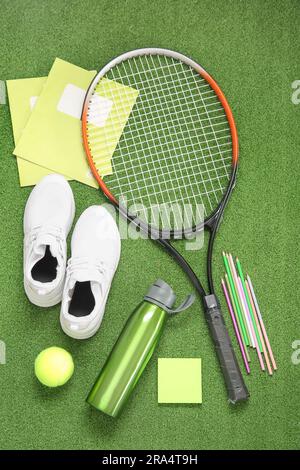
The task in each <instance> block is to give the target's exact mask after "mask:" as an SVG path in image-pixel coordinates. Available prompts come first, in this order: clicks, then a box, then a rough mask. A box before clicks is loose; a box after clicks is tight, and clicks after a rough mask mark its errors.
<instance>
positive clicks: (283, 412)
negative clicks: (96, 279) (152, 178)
mask: <svg viewBox="0 0 300 470" xmlns="http://www.w3.org/2000/svg"><path fill="white" fill-rule="evenodd" d="M0 9H1V15H0V34H1V47H0V79H1V80H6V79H13V78H25V77H35V76H44V75H47V73H48V72H49V69H50V67H51V65H52V63H53V61H54V59H55V57H60V58H62V59H65V60H68V61H70V62H72V63H74V64H77V65H80V66H82V67H84V68H86V69H94V68H95V69H99V68H101V67H102V66H103V65H104V64H105V63H106V62H107V61H108V60H109V59H111V58H112V57H114V56H116V55H119V54H120V53H122V52H124V51H126V50H130V49H135V48H138V47H146V46H158V47H167V48H170V49H175V50H178V51H180V52H183V53H185V54H187V55H189V56H191V57H192V58H193V59H195V60H196V61H199V62H200V63H201V64H202V65H203V66H204V67H205V68H207V70H208V71H209V72H210V73H211V74H212V75H213V76H214V77H215V78H216V79H217V81H218V82H219V84H220V85H221V87H222V89H223V90H224V92H225V94H226V96H227V98H228V100H229V103H230V104H231V106H232V109H233V113H234V116H235V119H236V123H237V127H238V132H239V138H240V169H239V174H238V182H237V187H236V189H235V191H234V193H233V196H232V199H231V201H230V204H229V206H228V209H227V211H226V215H225V218H224V221H223V224H222V226H221V228H220V232H219V236H218V239H217V243H216V247H215V248H216V249H215V269H214V277H215V282H216V284H217V285H218V292H219V294H221V292H220V288H219V280H220V277H221V275H222V274H223V266H222V260H221V251H222V250H223V249H225V250H230V251H232V252H233V253H234V254H237V255H238V256H239V257H240V259H241V261H242V263H243V266H244V269H245V270H248V271H249V273H250V275H252V279H253V282H254V285H255V287H256V290H257V295H258V298H259V302H260V304H261V309H262V311H263V314H264V318H265V323H266V325H267V329H268V333H269V336H270V339H271V342H272V345H273V348H274V352H275V355H276V359H277V362H278V371H277V372H276V373H275V375H274V377H268V376H267V375H266V374H263V373H261V372H260V371H259V364H258V362H257V360H256V358H255V355H254V354H252V361H253V365H252V370H253V371H252V372H251V375H250V376H249V377H247V378H246V383H247V385H248V387H249V390H250V393H251V398H250V400H249V402H248V403H245V404H241V405H239V406H236V407H231V406H229V405H228V404H227V401H226V392H225V388H224V385H223V380H222V376H221V373H220V370H219V366H218V363H217V360H216V357H215V354H214V351H213V347H212V342H211V339H210V337H209V335H208V330H207V326H206V325H205V321H204V317H203V313H202V308H201V306H200V302H198V301H197V303H195V305H194V306H193V308H191V309H190V310H189V311H188V312H186V313H184V314H182V315H179V316H178V317H177V318H174V319H173V320H172V321H170V322H169V325H168V327H167V329H166V331H165V334H164V336H163V338H162V340H161V342H160V345H159V348H158V350H157V352H156V353H155V356H154V358H153V360H152V361H151V363H150V364H149V365H148V367H147V369H146V371H145V373H144V375H143V377H142V378H141V380H140V383H139V385H138V387H137V388H136V390H135V393H134V396H133V398H132V400H131V401H130V402H129V403H128V406H127V407H126V409H125V411H124V413H123V415H122V416H121V417H120V418H119V419H118V420H113V419H110V418H109V417H106V416H104V415H102V414H101V413H98V412H97V411H96V410H93V409H92V408H90V407H89V406H88V405H87V404H86V403H85V401H84V400H85V397H86V395H87V393H88V391H89V389H90V387H91V385H92V383H93V381H94V379H95V377H96V376H97V374H98V371H99V369H100V367H101V365H102V364H103V362H104V360H105V358H106V356H107V354H108V352H109V351H110V349H111V347H112V345H113V343H114V341H115V339H116V338H117V336H118V334H119V332H120V330H121V328H122V325H123V324H124V321H125V320H126V318H127V317H128V315H129V314H130V313H131V311H132V310H133V308H134V307H135V306H136V305H137V304H138V303H139V302H140V301H141V299H142V296H143V294H144V292H145V290H147V288H148V286H149V285H150V284H151V282H152V281H153V280H155V279H156V278H157V277H162V278H163V279H165V280H166V281H167V282H170V283H171V284H172V286H173V287H174V289H175V290H176V291H177V293H178V296H179V299H181V298H182V297H183V296H185V295H186V293H187V292H189V291H190V290H191V287H190V285H189V283H188V281H187V280H186V278H185V276H184V274H183V273H182V272H181V270H180V269H179V268H178V267H177V266H175V265H174V263H173V262H172V261H171V260H170V259H169V258H168V256H167V255H166V254H165V253H164V252H162V251H161V250H160V249H159V248H157V246H156V245H155V244H152V243H150V242H149V241H143V240H140V241H132V240H128V241H124V242H123V244H122V257H121V262H120V266H119V270H118V272H117V274H116V277H115V280H114V283H113V287H112V291H111V295H110V297H109V300H108V304H107V309H106V314H105V318H104V321H103V324H102V326H101V329H100V331H99V332H98V334H97V335H96V336H95V337H94V338H92V339H90V340H88V341H84V342H79V341H75V340H72V339H70V338H68V337H67V336H65V335H64V334H63V333H62V331H61V330H60V327H59V306H57V307H53V308H49V309H46V310H43V309H41V308H38V307H35V306H33V305H31V304H30V303H29V301H28V300H27V298H26V296H25V294H24V292H23V286H22V281H23V274H22V252H23V247H22V241H23V240H22V239H23V235H22V218H23V210H24V206H25V202H26V199H27V197H28V195H29V193H30V188H23V189H20V187H19V185H18V175H17V166H16V161H15V159H13V158H12V156H11V152H12V150H13V137H12V129H11V123H10V116H9V109H8V106H7V105H6V106H1V107H0V119H1V124H0V149H1V150H0V165H1V169H0V174H1V185H0V192H1V209H0V210H1V239H0V243H1V263H0V289H1V294H0V299H1V306H0V339H2V340H3V341H5V343H6V348H7V364H6V365H0V383H1V399H0V413H1V419H0V448H3V449H8V448H12V449H16V448H25V449H32V448H38V449H60V448H62V449H72V448H74V449H80V448H83V449H113V448H116V449H117V448H119V449H140V448H146V449H147V448H148V449H151V448H152V449H176V448H182V449H205V448H206V449H211V448H219V449H220V448H225V449H240V448H243V449H266V448H275V449H278V448H299V447H300V445H299V444H300V439H299V435H300V411H299V384H300V381H299V378H300V365H298V366H296V365H293V364H292V361H291V354H292V352H293V350H292V342H293V341H294V340H295V339H299V337H300V331H299V330H300V328H299V307H300V302H299V283H300V270H299V229H300V223H299V182H298V180H299V171H300V158H299V148H300V132H299V119H300V105H298V106H297V105H294V104H293V103H292V101H291V95H292V88H291V84H292V82H293V81H294V80H296V79H300V67H299V27H300V4H299V2H298V1H296V0H295V1H291V0H286V1H283V0H278V1H276V2H274V1H270V0H267V1H265V2H261V1H260V0H253V1H251V2H247V1H246V0H244V1H239V0H231V1H228V0H218V1H212V0H204V1H192V0H181V1H178V0H156V1H152V2H149V1H146V0H128V1H79V0H75V1H62V0H52V1H51V2H48V1H45V0H43V1H41V0H34V1H29V0H27V1H21V0H20V1H16V0H10V1H8V0H5V1H3V0H1V2H0ZM71 186H72V189H73V191H74V194H75V200H76V205H77V209H76V218H78V216H79V215H80V213H81V212H82V210H84V209H85V208H86V207H88V206H89V205H91V204H97V203H101V202H103V201H104V199H103V197H102V196H101V195H100V193H99V192H98V191H97V190H93V189H91V188H88V187H85V186H83V185H81V184H79V183H76V182H72V183H71ZM180 244H181V248H183V243H181V242H179V245H180ZM204 254H205V253H200V254H199V253H198V252H191V251H190V252H188V254H187V256H188V259H189V260H190V261H191V263H192V264H193V266H194V267H195V270H196V271H197V272H198V273H199V274H202V273H203V257H204ZM220 297H221V299H222V304H223V306H224V301H223V297H222V296H221V295H220ZM224 307H225V306H224ZM224 311H225V308H224ZM225 315H226V322H227V324H228V325H230V320H229V315H228V313H227V311H225ZM230 330H231V333H232V328H231V326H230ZM232 337H233V333H232ZM52 345H57V346H62V347H65V348H66V349H68V350H69V351H70V352H71V353H72V354H73V357H74V360H75V367H76V369H75V374H74V377H73V378H72V380H71V381H70V383H69V384H67V385H66V386H65V387H63V388H61V389H59V390H50V389H46V388H42V387H41V386H40V384H39V383H37V381H36V379H35V378H34V375H33V364H34V359H35V357H36V355H37V354H38V353H39V352H40V351H41V350H42V349H43V348H45V347H48V346H52ZM236 349H237V348H236ZM158 356H159V357H202V360H203V404H202V405H201V406H194V405H191V406H181V405H178V406H176V405H160V406H159V405H158V404H157V391H156V389H157V378H156V376H157V357H158ZM239 357H240V356H239ZM254 363H255V365H254Z"/></svg>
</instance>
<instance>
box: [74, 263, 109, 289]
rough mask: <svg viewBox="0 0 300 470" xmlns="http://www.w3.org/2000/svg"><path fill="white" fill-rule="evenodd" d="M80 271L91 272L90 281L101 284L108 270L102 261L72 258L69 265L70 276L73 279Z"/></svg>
mask: <svg viewBox="0 0 300 470" xmlns="http://www.w3.org/2000/svg"><path fill="white" fill-rule="evenodd" d="M78 271H84V272H90V273H91V279H89V280H90V281H96V282H99V283H100V284H101V278H102V277H104V276H106V274H107V268H106V266H105V264H104V262H103V261H101V260H100V259H97V258H96V259H91V258H70V259H69V261H68V265H67V273H68V276H70V277H72V275H73V274H75V272H78Z"/></svg>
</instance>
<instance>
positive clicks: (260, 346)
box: [236, 258, 263, 352]
mask: <svg viewBox="0 0 300 470" xmlns="http://www.w3.org/2000/svg"><path fill="white" fill-rule="evenodd" d="M236 267H237V270H238V272H239V276H240V278H241V281H242V286H243V289H244V293H245V297H246V300H247V304H248V309H249V312H250V315H251V320H252V324H253V328H254V331H255V336H256V339H257V344H258V347H259V349H260V351H261V352H263V348H262V344H261V340H260V337H259V333H258V329H257V325H256V321H255V318H254V313H253V310H252V305H251V302H250V299H249V294H248V291H247V288H246V284H245V278H244V274H243V270H242V266H241V263H240V260H239V259H238V258H236Z"/></svg>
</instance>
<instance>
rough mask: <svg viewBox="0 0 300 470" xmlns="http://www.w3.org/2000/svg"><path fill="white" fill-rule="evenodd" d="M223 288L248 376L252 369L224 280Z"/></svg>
mask: <svg viewBox="0 0 300 470" xmlns="http://www.w3.org/2000/svg"><path fill="white" fill-rule="evenodd" d="M222 287H223V291H224V295H225V299H226V302H227V305H228V309H229V312H230V316H231V319H232V323H233V327H234V331H235V335H236V337H237V340H238V343H239V347H240V350H241V353H242V357H243V361H244V364H245V368H246V371H247V374H250V367H249V364H248V361H247V357H246V353H245V349H244V345H243V342H242V339H241V336H240V333H239V329H238V325H237V322H236V319H235V315H234V313H233V309H232V305H231V302H230V299H229V296H228V292H227V289H226V285H225V282H224V280H223V279H222Z"/></svg>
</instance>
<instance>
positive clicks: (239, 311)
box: [223, 251, 249, 346]
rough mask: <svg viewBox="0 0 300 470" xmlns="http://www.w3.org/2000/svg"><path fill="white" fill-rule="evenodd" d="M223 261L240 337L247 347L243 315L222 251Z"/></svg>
mask: <svg viewBox="0 0 300 470" xmlns="http://www.w3.org/2000/svg"><path fill="white" fill-rule="evenodd" d="M223 261H224V265H225V269H226V272H227V275H228V279H229V283H230V287H231V292H232V295H233V298H234V303H235V306H236V311H237V314H238V319H239V324H240V326H241V334H242V337H243V339H244V342H245V344H246V345H247V346H248V345H249V339H248V335H247V332H246V329H245V324H244V320H243V315H242V313H241V309H240V305H239V301H238V298H237V292H236V289H235V286H234V282H233V279H232V275H231V271H230V267H229V263H228V259H227V257H226V254H225V253H224V251H223Z"/></svg>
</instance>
